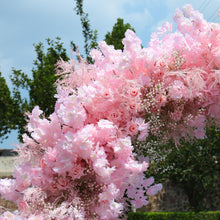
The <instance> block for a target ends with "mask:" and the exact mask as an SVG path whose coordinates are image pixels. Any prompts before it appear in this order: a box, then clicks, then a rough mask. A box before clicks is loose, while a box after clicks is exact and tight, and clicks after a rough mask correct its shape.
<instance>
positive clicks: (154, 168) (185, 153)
mask: <svg viewBox="0 0 220 220" xmlns="http://www.w3.org/2000/svg"><path fill="white" fill-rule="evenodd" d="M206 136H207V137H206V138H204V139H199V140H195V141H194V142H193V143H191V142H185V141H183V140H182V141H181V144H180V146H179V147H178V149H177V148H176V147H175V145H174V143H169V146H167V147H166V148H167V149H170V150H167V151H166V152H164V151H158V149H157V152H156V153H155V155H154V156H155V158H154V159H153V160H152V163H151V165H150V167H149V170H148V171H147V175H153V176H154V177H155V178H156V180H157V181H158V182H160V181H162V182H163V181H164V180H166V179H169V180H170V181H172V182H173V183H175V184H177V185H178V186H180V187H181V188H182V189H183V190H184V192H185V193H186V195H187V196H188V199H189V203H190V208H191V209H192V210H194V211H201V210H206V209H208V208H213V207H214V206H215V205H216V204H215V202H216V198H215V196H214V195H215V193H214V192H215V189H216V183H217V178H218V177H220V164H219V162H220V147H219V143H220V130H218V129H216V128H215V127H214V126H213V127H210V128H208V129H207V131H206ZM209 195H211V197H209ZM205 198H209V199H210V202H209V203H210V204H209V205H210V207H207V206H206V205H205V203H204V199H205Z"/></svg>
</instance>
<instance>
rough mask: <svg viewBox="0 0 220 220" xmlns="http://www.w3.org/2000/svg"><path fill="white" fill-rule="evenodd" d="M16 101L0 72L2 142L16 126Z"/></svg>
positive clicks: (0, 137)
mask: <svg viewBox="0 0 220 220" xmlns="http://www.w3.org/2000/svg"><path fill="white" fill-rule="evenodd" d="M16 108H17V105H16V102H15V101H14V100H13V99H12V97H11V94H10V90H9V88H8V86H7V84H6V81H5V79H4V77H2V75H1V72H0V143H2V141H3V140H4V139H6V138H7V134H8V133H10V131H11V129H14V128H15V121H13V119H14V115H15V114H16Z"/></svg>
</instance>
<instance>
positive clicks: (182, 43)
mask: <svg viewBox="0 0 220 220" xmlns="http://www.w3.org/2000/svg"><path fill="white" fill-rule="evenodd" d="M174 20H175V21H176V22H177V24H178V30H177V31H176V32H174V33H171V29H172V25H171V24H169V23H165V24H164V25H163V26H162V27H161V28H159V29H158V32H157V33H153V34H152V37H151V41H150V42H149V47H148V48H142V46H141V40H140V39H139V38H138V37H137V36H136V35H135V33H134V32H132V31H131V30H127V32H126V34H125V38H124V39H123V44H124V50H123V51H121V50H115V49H114V47H113V46H108V45H107V44H106V43H105V42H100V43H99V49H94V50H92V51H91V57H92V58H93V60H94V63H93V64H87V63H85V62H84V61H83V60H81V61H80V62H77V61H74V60H70V61H68V62H64V61H60V62H58V68H57V74H58V75H59V76H60V79H59V81H58V82H57V95H56V98H57V102H56V106H55V111H54V113H53V114H51V115H50V116H49V118H45V117H44V115H43V112H42V111H41V110H40V109H39V107H38V106H36V107H35V108H34V109H33V111H32V113H31V114H30V115H29V122H28V125H27V134H24V135H23V141H24V144H23V145H22V146H21V147H19V149H18V151H19V157H18V159H17V163H16V167H15V171H14V177H15V179H13V180H9V179H2V180H0V193H1V194H2V196H3V197H4V198H6V199H9V200H13V201H15V202H16V203H17V205H18V211H19V212H18V213H14V214H13V213H8V212H7V213H5V214H4V215H3V216H2V217H0V219H1V220H2V219H10V218H11V217H10V216H12V217H13V216H14V217H17V219H32V218H33V219H117V218H118V217H119V216H120V215H122V214H123V213H124V212H125V211H126V210H127V207H128V204H129V203H130V204H131V205H132V206H133V207H136V208H139V207H142V206H144V205H146V204H147V203H148V202H147V196H148V195H154V194H156V193H157V192H158V191H159V190H161V188H162V185H161V184H156V185H153V183H154V179H153V177H151V178H148V179H147V178H145V175H144V173H143V172H144V171H146V170H147V167H148V164H147V163H146V162H145V161H143V160H139V161H138V159H137V158H138V156H137V155H136V154H135V150H136V149H134V147H133V146H136V145H137V143H146V142H147V141H148V137H149V136H152V135H154V136H157V137H159V138H161V139H162V140H167V139H170V138H173V139H174V140H175V141H176V143H178V140H179V139H180V138H182V137H184V138H188V137H197V138H203V137H204V129H205V125H206V123H207V121H208V120H209V119H211V118H214V119H215V121H216V123H217V125H219V124H220V114H219V112H220V25H219V24H214V23H208V22H207V21H205V20H204V19H203V16H202V14H200V13H199V12H198V11H194V10H193V8H192V6H191V5H186V6H184V7H183V9H182V11H180V10H177V12H176V14H175V16H174ZM167 32H170V33H167ZM134 143H135V145H134ZM8 216H9V217H8Z"/></svg>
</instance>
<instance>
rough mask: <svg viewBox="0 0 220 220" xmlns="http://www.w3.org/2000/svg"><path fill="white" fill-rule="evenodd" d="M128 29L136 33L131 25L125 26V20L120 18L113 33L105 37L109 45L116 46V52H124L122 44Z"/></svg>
mask: <svg viewBox="0 0 220 220" xmlns="http://www.w3.org/2000/svg"><path fill="white" fill-rule="evenodd" d="M128 29H130V30H132V31H134V32H135V30H134V28H132V27H131V25H130V24H129V23H126V24H124V20H123V19H122V18H118V19H117V22H116V23H115V25H114V26H113V29H112V32H108V33H107V34H106V35H105V42H106V43H107V44H108V45H114V48H115V49H116V50H117V49H121V50H123V48H124V45H123V44H122V39H123V38H125V32H126V30H128Z"/></svg>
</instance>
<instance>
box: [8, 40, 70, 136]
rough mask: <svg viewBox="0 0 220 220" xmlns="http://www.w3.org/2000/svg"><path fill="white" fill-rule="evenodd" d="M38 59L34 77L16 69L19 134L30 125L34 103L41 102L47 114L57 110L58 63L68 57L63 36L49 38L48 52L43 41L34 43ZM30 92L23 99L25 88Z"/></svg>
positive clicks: (13, 74) (13, 81) (15, 95)
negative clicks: (55, 108) (27, 113)
mask: <svg viewBox="0 0 220 220" xmlns="http://www.w3.org/2000/svg"><path fill="white" fill-rule="evenodd" d="M34 47H35V51H36V55H37V58H36V60H35V61H34V67H33V69H32V77H29V76H28V75H27V74H25V73H24V72H22V70H15V69H13V73H12V75H11V81H12V84H13V99H14V101H15V102H16V103H17V105H18V109H17V115H15V117H16V118H15V119H14V123H15V124H16V128H17V129H18V130H19V136H20V138H21V134H23V133H24V132H25V130H24V126H25V125H26V120H25V119H26V118H25V112H27V111H31V110H32V109H33V107H34V106H36V105H39V106H40V108H41V109H42V110H43V111H44V113H45V115H46V116H49V115H50V114H51V113H52V112H53V111H54V106H55V101H56V99H55V98H54V95H55V93H56V88H55V85H54V83H55V82H56V80H57V76H56V75H55V64H56V63H57V61H58V60H60V59H63V60H68V59H69V58H68V56H67V53H66V49H64V48H63V43H61V42H60V38H58V37H57V38H56V40H55V41H53V40H50V39H47V48H46V52H45V51H44V49H45V48H44V46H43V43H41V42H40V43H38V44H36V45H34ZM24 90H26V91H28V97H27V98H23V97H22V95H21V92H22V91H24Z"/></svg>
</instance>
